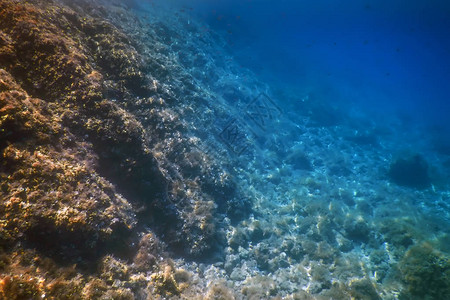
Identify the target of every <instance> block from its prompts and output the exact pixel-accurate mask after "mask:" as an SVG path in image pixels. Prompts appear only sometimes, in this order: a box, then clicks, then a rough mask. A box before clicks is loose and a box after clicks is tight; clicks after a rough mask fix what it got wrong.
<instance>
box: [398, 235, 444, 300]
mask: <svg viewBox="0 0 450 300" xmlns="http://www.w3.org/2000/svg"><path fill="white" fill-rule="evenodd" d="M399 270H400V274H401V279H402V280H403V281H404V283H405V290H404V291H403V292H402V297H401V299H424V300H438V299H447V298H448V296H449V295H450V256H449V255H448V254H446V253H443V252H441V251H439V250H437V249H435V248H434V247H433V245H432V244H431V243H429V242H424V243H421V244H418V245H415V246H413V247H411V248H410V249H409V250H408V251H407V252H406V254H405V256H404V257H403V259H402V260H401V261H400V263H399Z"/></svg>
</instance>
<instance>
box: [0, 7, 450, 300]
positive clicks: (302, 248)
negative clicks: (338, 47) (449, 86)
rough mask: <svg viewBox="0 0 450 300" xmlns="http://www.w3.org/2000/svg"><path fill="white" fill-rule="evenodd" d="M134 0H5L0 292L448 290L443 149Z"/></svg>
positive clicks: (0, 44)
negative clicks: (277, 83) (282, 81)
mask: <svg viewBox="0 0 450 300" xmlns="http://www.w3.org/2000/svg"><path fill="white" fill-rule="evenodd" d="M124 3H126V4H124ZM133 5H136V3H135V1H125V2H124V1H115V0H97V1H87V0H77V1H70V0H29V1H20V0H1V1H0V299H8V300H9V299H445V297H446V295H448V293H449V284H448V278H449V276H450V275H449V258H448V257H449V256H448V252H450V249H448V247H445V244H446V243H447V242H448V240H449V239H448V236H449V235H448V228H449V227H448V226H447V224H449V223H450V217H449V215H450V213H449V211H450V206H449V204H448V201H449V199H450V196H449V194H448V190H449V186H448V180H447V179H448V178H446V177H445V175H442V174H445V173H446V170H447V169H445V164H440V162H441V161H445V159H447V160H448V157H444V158H443V157H440V156H430V157H434V158H430V159H427V160H426V161H425V159H423V158H422V157H421V156H414V157H413V158H412V159H410V160H402V159H399V160H397V161H394V160H393V159H392V155H391V152H397V153H399V152H400V151H401V150H402V149H399V147H398V146H397V145H398V144H397V142H398V141H399V140H401V141H402V142H404V144H412V143H411V140H419V139H414V138H411V137H403V136H401V137H399V136H398V135H394V134H393V133H392V132H391V129H386V128H381V127H380V126H376V125H373V124H369V125H367V124H366V123H364V126H368V127H370V128H368V130H366V131H364V132H358V131H357V130H355V127H358V126H362V125H361V124H362V122H363V121H362V120H358V119H355V120H352V122H347V123H346V122H344V121H343V120H346V119H348V118H347V116H344V115H343V112H342V111H340V110H337V109H333V108H332V107H330V106H328V105H327V103H326V102H324V103H322V102H320V101H319V102H317V101H316V102H314V101H313V100H314V97H306V96H305V97H303V98H302V101H297V102H295V103H296V104H295V105H294V106H295V107H297V106H299V105H301V111H302V112H300V113H298V114H297V115H295V116H292V115H290V114H288V113H283V110H282V109H281V108H280V107H278V106H277V104H276V101H273V100H272V98H275V97H294V98H295V97H298V96H297V95H294V96H293V95H292V94H289V93H288V94H279V93H278V94H277V93H276V92H273V91H272V90H271V89H270V87H269V86H268V85H267V84H266V83H262V82H260V81H258V80H257V79H256V77H255V75H254V74H253V73H252V72H250V71H249V70H246V69H245V68H241V67H240V66H239V64H238V63H237V62H235V61H234V60H233V58H232V56H231V54H230V52H229V49H228V48H227V44H226V41H225V39H224V38H223V37H222V36H220V34H218V33H215V32H212V31H210V30H209V29H208V28H207V26H206V25H204V24H201V23H198V22H197V21H196V20H195V19H193V18H191V17H190V16H188V15H186V14H185V13H182V12H175V13H174V12H173V11H167V10H165V9H163V8H162V7H158V6H151V5H150V4H149V7H148V10H146V11H144V12H139V11H137V10H133V9H132V8H131V6H133ZM299 103H300V104H299ZM295 107H293V110H294V109H295ZM258 109H263V110H264V113H263V114H258V112H259V113H260V112H261V111H259V110H258ZM268 115H269V117H270V118H268V119H270V121H273V122H272V123H270V124H269V123H268V122H269V120H266V119H264V117H265V116H268ZM359 122H360V123H359ZM395 126H396V125H395ZM395 126H394V125H393V126H392V128H395ZM355 132H356V133H355ZM399 132H401V130H399ZM375 133H376V134H375ZM417 134H418V135H420V133H417ZM423 143H424V144H426V141H423ZM420 147H422V148H421V149H419V150H420V151H421V153H429V152H427V151H431V150H430V149H428V148H426V147H423V145H417V148H420ZM419 150H417V151H419ZM440 155H445V154H440ZM392 161H393V162H392ZM389 162H392V163H391V164H390V165H389ZM439 166H442V167H439ZM429 173H430V174H431V173H432V175H433V176H431V175H430V176H429ZM416 174H419V175H420V176H419V177H420V178H419V179H417V176H413V175H416ZM436 178H440V179H441V180H440V181H439V183H436V182H438V181H436ZM416 180H419V181H416ZM404 186H406V187H404ZM423 224H426V225H423ZM429 232H434V233H435V236H434V237H430V236H429V234H428V233H429ZM422 258H425V259H422ZM427 288H428V289H430V290H429V291H425V289H427Z"/></svg>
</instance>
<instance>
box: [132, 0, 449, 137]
mask: <svg viewBox="0 0 450 300" xmlns="http://www.w3.org/2000/svg"><path fill="white" fill-rule="evenodd" d="M141 1H144V0H141ZM151 2H155V3H158V2H165V3H166V4H167V3H169V4H170V5H172V6H173V9H174V11H177V12H180V11H181V12H183V13H186V14H192V15H195V16H197V17H200V18H201V19H202V20H203V21H205V22H207V23H208V24H209V25H210V26H211V28H212V29H213V30H216V31H220V32H222V33H223V34H224V35H226V36H227V41H228V44H229V46H230V48H231V49H232V51H233V52H234V54H235V55H236V56H237V59H238V60H239V62H240V64H242V65H243V66H245V67H249V68H251V69H252V70H253V71H255V72H256V73H257V75H258V76H260V77H261V78H262V79H264V80H267V81H269V82H271V83H272V84H273V85H274V86H276V87H277V88H286V89H287V90H293V91H297V92H298V96H299V97H301V96H302V94H307V93H310V92H313V93H314V92H315V93H318V92H319V93H320V91H321V90H322V91H327V92H323V93H322V94H323V95H324V97H328V98H329V99H328V100H329V101H334V100H336V101H345V102H347V103H349V104H350V105H354V106H355V107H357V108H358V109H362V110H364V111H365V112H368V113H369V115H370V113H371V112H373V114H374V115H375V114H377V113H378V114H380V113H381V114H384V113H386V116H388V114H387V113H396V114H397V113H398V114H400V115H404V116H406V115H408V116H409V117H411V118H412V120H413V122H418V123H422V124H426V125H441V126H442V125H444V126H445V127H446V128H447V129H450V121H448V120H447V119H448V118H450V104H449V102H450V17H449V16H450V1H443V0H437V1H436V0H423V1H399V0H390V1H388V0H380V1H356V0H353V1H352V0H347V1H337V0H336V1H331V0H316V1H299V0H297V1H296V0H278V1H269V0H259V1H257V0H229V1H225V0H222V1H220V0H164V1H163V0H153V1H151Z"/></svg>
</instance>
